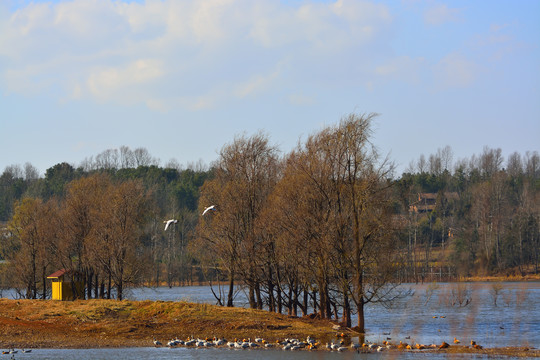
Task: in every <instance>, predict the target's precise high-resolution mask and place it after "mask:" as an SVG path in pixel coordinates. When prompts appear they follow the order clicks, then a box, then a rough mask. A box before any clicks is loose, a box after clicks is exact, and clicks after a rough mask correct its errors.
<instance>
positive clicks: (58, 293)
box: [47, 269, 84, 300]
mask: <svg viewBox="0 0 540 360" xmlns="http://www.w3.org/2000/svg"><path fill="white" fill-rule="evenodd" d="M47 279H51V280H52V296H51V299H52V300H75V299H84V281H82V275H81V274H80V273H79V272H76V271H73V270H66V269H62V270H58V271H56V272H54V273H52V274H51V275H49V276H47Z"/></svg>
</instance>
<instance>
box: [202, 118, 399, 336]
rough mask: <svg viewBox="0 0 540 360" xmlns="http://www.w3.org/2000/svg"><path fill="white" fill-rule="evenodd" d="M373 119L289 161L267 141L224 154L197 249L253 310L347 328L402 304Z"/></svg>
mask: <svg viewBox="0 0 540 360" xmlns="http://www.w3.org/2000/svg"><path fill="white" fill-rule="evenodd" d="M374 116H375V115H373V114H370V115H356V114H352V115H349V116H347V117H345V118H343V119H342V120H341V121H340V122H339V124H338V125H336V126H331V127H327V128H324V129H322V130H321V131H319V132H318V133H316V134H314V135H312V136H310V137H309V138H308V139H307V141H306V142H305V143H304V144H299V145H298V146H297V148H296V149H295V150H294V151H292V152H291V153H290V154H288V155H286V156H285V157H283V158H280V157H279V156H278V151H277V149H276V148H275V147H274V146H272V145H270V144H269V141H268V138H267V137H266V136H265V135H264V134H261V133H259V134H256V135H254V136H252V137H244V136H242V137H237V138H236V139H235V140H234V141H233V142H232V143H231V144H228V145H226V146H225V147H223V149H222V151H221V153H220V159H219V162H218V164H217V167H216V176H215V178H214V179H213V180H211V181H209V182H207V183H205V185H204V186H203V188H202V191H201V201H200V204H201V206H203V205H210V204H215V205H216V206H217V211H215V212H212V213H208V214H207V215H205V216H204V218H203V220H201V221H200V222H199V227H198V229H197V230H198V232H197V235H198V244H199V245H198V247H199V248H200V250H201V252H202V253H203V254H204V256H205V258H206V259H208V261H211V262H213V266H216V267H219V268H221V269H223V270H224V271H226V273H227V274H228V281H229V291H228V293H227V296H226V298H225V299H223V303H226V304H227V305H228V306H232V305H233V287H234V281H236V280H240V281H242V283H243V284H245V285H246V286H247V288H248V299H249V303H250V306H251V307H252V308H262V307H263V306H268V308H269V310H270V311H278V312H281V311H282V307H283V306H286V307H287V308H288V311H289V313H291V314H293V315H296V313H297V308H300V310H301V311H302V313H303V314H307V312H308V308H309V307H310V306H312V307H313V309H314V310H315V311H316V312H318V313H319V314H320V316H322V317H325V318H330V317H332V316H336V317H337V316H338V315H339V316H342V319H343V323H344V325H346V326H351V315H352V314H353V312H355V311H356V312H358V329H359V330H360V331H363V330H364V315H363V311H364V306H365V305H366V304H367V303H369V302H372V301H385V300H389V299H391V297H392V296H396V292H394V291H392V290H393V289H395V282H394V279H395V272H396V271H397V270H398V267H399V259H398V254H399V253H398V251H396V250H397V249H396V247H395V233H394V231H393V229H392V221H391V213H390V204H391V198H390V195H391V192H390V191H389V189H390V186H391V181H390V175H391V174H390V173H391V171H392V166H391V164H389V163H388V162H387V161H386V160H384V159H383V160H382V161H381V159H380V157H379V155H378V154H377V151H376V149H375V148H374V147H373V146H372V144H371V142H370V136H371V124H372V120H373V118H374Z"/></svg>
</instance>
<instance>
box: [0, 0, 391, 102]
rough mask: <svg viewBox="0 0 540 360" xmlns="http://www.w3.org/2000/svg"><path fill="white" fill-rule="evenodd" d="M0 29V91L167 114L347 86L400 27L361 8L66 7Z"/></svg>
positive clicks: (201, 0)
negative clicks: (314, 87) (290, 89)
mask: <svg viewBox="0 0 540 360" xmlns="http://www.w3.org/2000/svg"><path fill="white" fill-rule="evenodd" d="M0 17H1V18H0V30H1V31H0V63H1V64H2V67H1V68H0V78H2V79H4V80H5V81H4V84H3V85H1V86H2V89H0V90H3V91H4V92H8V93H9V92H13V93H21V94H25V95H28V94H40V93H47V92H48V91H49V90H50V89H52V88H54V89H55V92H56V93H58V94H57V95H58V97H59V98H60V99H63V100H65V99H70V98H71V99H82V100H85V98H88V97H90V98H91V99H94V100H96V101H99V102H104V101H106V102H110V103H122V104H125V103H134V102H138V103H144V104H146V105H147V106H148V107H149V108H152V109H159V110H160V111H166V109H170V108H171V107H172V106H183V107H188V108H190V109H202V108H208V107H211V106H214V105H215V104H219V103H222V102H224V101H228V100H231V99H237V100H238V101H240V100H241V99H244V98H246V97H248V96H258V95H260V94H263V93H264V92H265V91H268V90H269V89H273V91H281V90H280V89H282V88H284V87H283V86H280V84H281V85H283V83H286V82H289V81H301V80H303V79H306V78H309V79H310V81H319V82H321V83H322V84H324V83H325V82H326V81H339V79H340V78H341V77H342V76H343V74H344V73H347V74H351V73H355V69H358V68H363V64H362V61H368V60H366V58H364V57H362V56H361V54H363V53H369V52H370V51H371V50H370V49H371V48H372V47H379V46H380V43H381V39H383V38H384V37H385V36H387V35H386V34H387V32H388V28H389V27H390V26H391V23H392V17H391V15H390V13H389V11H388V9H387V8H386V6H384V5H381V4H376V3H371V2H368V1H363V0H337V1H330V2H304V3H302V4H301V5H298V6H297V5H294V6H293V5H290V4H286V3H280V2H276V1H273V0H268V1H256V2H254V1H251V0H189V1H175V0H146V1H144V2H142V3H139V2H131V3H124V2H122V1H118V0H71V1H67V0H66V1H58V2H53V3H37V4H36V3H30V4H28V5H26V6H25V7H22V8H20V9H19V10H17V11H16V12H13V13H10V12H4V13H0ZM336 60H338V61H339V62H338V63H337V65H336V62H335V61H336ZM348 68H350V69H352V70H351V71H344V69H348ZM313 74H317V76H313ZM353 81H354V80H353ZM323 86H324V85H323ZM61 92H63V93H61ZM284 96H287V95H285V94H284ZM149 99H151V100H149ZM179 99H184V100H183V101H182V100H179ZM186 99H187V100H186Z"/></svg>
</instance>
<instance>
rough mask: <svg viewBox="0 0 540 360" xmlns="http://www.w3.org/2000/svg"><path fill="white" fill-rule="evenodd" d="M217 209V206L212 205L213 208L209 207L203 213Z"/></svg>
mask: <svg viewBox="0 0 540 360" xmlns="http://www.w3.org/2000/svg"><path fill="white" fill-rule="evenodd" d="M215 209H216V205H212V206H209V207H207V208H206V209H204V211H203V212H202V214H203V215H204V214H206V213H207V212H208V211H210V210H215Z"/></svg>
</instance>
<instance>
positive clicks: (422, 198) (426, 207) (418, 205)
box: [409, 192, 459, 213]
mask: <svg viewBox="0 0 540 360" xmlns="http://www.w3.org/2000/svg"><path fill="white" fill-rule="evenodd" d="M437 195H438V194H437V193H419V194H418V200H417V201H415V202H414V203H412V204H411V205H410V206H409V211H411V212H416V213H426V212H432V211H433V210H435V206H436V205H437ZM444 197H445V198H446V199H447V200H457V199H459V195H458V193H456V192H446V193H444Z"/></svg>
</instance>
